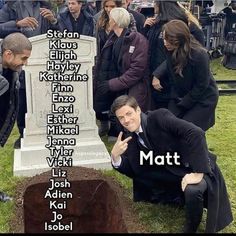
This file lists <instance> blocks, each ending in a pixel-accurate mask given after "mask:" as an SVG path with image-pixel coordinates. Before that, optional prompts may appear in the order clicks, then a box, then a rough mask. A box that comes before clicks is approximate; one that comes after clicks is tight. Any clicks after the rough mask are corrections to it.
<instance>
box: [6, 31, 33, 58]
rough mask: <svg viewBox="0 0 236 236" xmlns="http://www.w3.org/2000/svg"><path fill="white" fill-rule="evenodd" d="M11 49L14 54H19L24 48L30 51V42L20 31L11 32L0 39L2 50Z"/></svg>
mask: <svg viewBox="0 0 236 236" xmlns="http://www.w3.org/2000/svg"><path fill="white" fill-rule="evenodd" d="M5 50H11V51H12V52H13V53H14V54H20V53H22V52H23V51H24V50H28V51H31V50H32V44H31V42H30V41H29V39H28V38H27V37H26V36H25V35H23V34H22V33H12V34H9V35H8V36H6V37H5V38H4V39H3V40H2V51H3V52H4V51H5Z"/></svg>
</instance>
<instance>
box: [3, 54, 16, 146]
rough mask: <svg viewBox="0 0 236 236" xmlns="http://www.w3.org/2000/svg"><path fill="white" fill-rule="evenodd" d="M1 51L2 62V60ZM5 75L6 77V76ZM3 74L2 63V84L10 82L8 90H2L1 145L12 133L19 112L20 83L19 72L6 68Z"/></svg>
mask: <svg viewBox="0 0 236 236" xmlns="http://www.w3.org/2000/svg"><path fill="white" fill-rule="evenodd" d="M1 59H2V58H1V52H0V62H1ZM4 76H5V77H4ZM4 76H3V70H2V64H1V63H0V84H1V83H2V82H3V80H5V81H4V82H6V81H7V82H8V83H9V87H8V90H7V91H0V94H1V96H0V111H1V117H0V145H1V146H2V147H3V146H4V145H5V143H6V141H7V139H8V137H9V136H10V134H11V131H12V129H13V126H14V124H15V120H16V117H17V112H18V92H19V87H20V83H19V80H18V73H17V72H14V71H11V70H9V69H8V70H7V71H6V70H5V71H4Z"/></svg>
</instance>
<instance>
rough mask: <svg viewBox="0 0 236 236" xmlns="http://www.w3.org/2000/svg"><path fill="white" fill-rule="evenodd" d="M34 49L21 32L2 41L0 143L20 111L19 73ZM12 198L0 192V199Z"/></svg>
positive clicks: (0, 53) (3, 143)
mask: <svg viewBox="0 0 236 236" xmlns="http://www.w3.org/2000/svg"><path fill="white" fill-rule="evenodd" d="M31 50H32V45H31V43H30V41H29V40H28V39H27V37H26V36H24V35H23V34H21V33H13V34H9V35H8V36H7V37H5V38H4V39H3V40H2V41H1V42H0V111H1V116H0V145H1V146H2V147H3V146H4V145H5V143H6V141H7V139H8V137H9V136H10V133H11V131H12V129H13V126H14V124H15V120H16V118H17V112H18V105H19V104H18V92H19V73H20V72H21V70H22V66H23V65H25V64H26V63H27V60H28V58H29V57H30V54H31ZM8 200H11V198H10V197H8V196H7V195H6V194H5V193H3V192H0V201H8Z"/></svg>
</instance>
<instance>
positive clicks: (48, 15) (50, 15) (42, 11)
mask: <svg viewBox="0 0 236 236" xmlns="http://www.w3.org/2000/svg"><path fill="white" fill-rule="evenodd" d="M40 14H41V15H42V16H43V17H44V18H46V19H47V20H48V21H49V22H51V23H54V22H56V21H57V19H56V18H55V17H54V15H53V13H52V11H51V10H49V9H47V8H40Z"/></svg>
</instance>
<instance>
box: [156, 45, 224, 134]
mask: <svg viewBox="0 0 236 236" xmlns="http://www.w3.org/2000/svg"><path fill="white" fill-rule="evenodd" d="M191 57H192V59H189V60H188V62H187V65H186V66H185V67H184V69H183V77H181V76H180V75H177V74H175V72H174V69H173V65H172V59H171V54H170V53H167V60H166V62H164V63H163V64H162V65H160V66H159V67H158V68H157V69H156V70H155V71H154V72H153V74H154V75H155V76H156V77H157V78H159V77H161V76H162V75H163V74H167V77H168V79H169V81H170V84H171V87H172V91H171V94H170V101H169V105H168V109H169V110H170V111H172V112H173V113H174V114H175V115H176V116H178V117H179V118H182V119H184V120H187V121H190V122H192V123H194V124H195V125H197V126H199V127H200V128H202V129H203V130H208V129H209V128H210V127H211V126H213V125H214V124H215V108H216V105H217V102H218V96H219V93H218V89H217V86H216V82H215V80H214V78H213V76H212V74H211V71H210V65H209V56H208V54H207V52H206V51H205V50H204V49H198V50H192V52H191Z"/></svg>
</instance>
